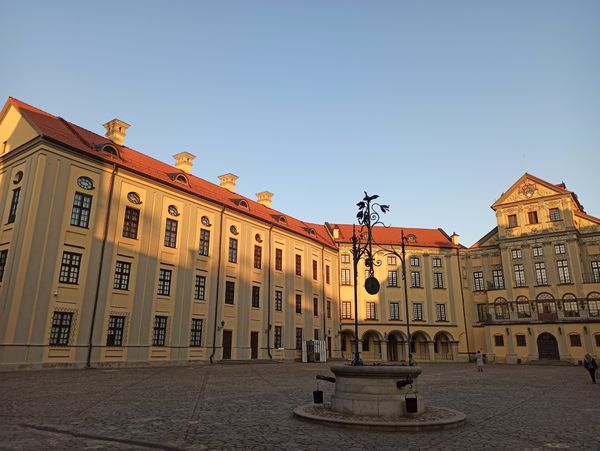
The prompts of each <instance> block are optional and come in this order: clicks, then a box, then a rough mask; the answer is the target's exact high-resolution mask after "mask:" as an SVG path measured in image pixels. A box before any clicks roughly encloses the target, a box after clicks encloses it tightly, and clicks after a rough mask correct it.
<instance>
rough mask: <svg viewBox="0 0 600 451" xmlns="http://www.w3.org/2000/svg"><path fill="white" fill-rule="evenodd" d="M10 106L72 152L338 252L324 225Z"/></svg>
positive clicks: (46, 115)
mask: <svg viewBox="0 0 600 451" xmlns="http://www.w3.org/2000/svg"><path fill="white" fill-rule="evenodd" d="M9 103H10V104H12V105H13V106H14V107H15V108H17V110H18V111H19V112H20V113H21V114H22V115H23V117H24V118H25V119H26V120H27V121H28V122H29V123H30V124H31V125H32V126H33V127H34V128H35V129H36V130H37V131H38V133H39V134H40V135H42V136H43V137H44V138H46V139H48V140H50V141H54V142H57V143H59V144H62V145H66V146H67V147H69V148H71V149H72V150H74V151H76V152H79V153H81V154H84V155H87V156H90V157H92V158H94V159H96V160H100V161H103V162H105V163H108V164H111V165H112V164H115V165H117V166H118V167H120V168H123V169H126V170H129V171H132V172H135V173H137V174H139V175H142V176H144V177H149V178H152V179H154V180H156V181H158V182H160V183H163V184H165V185H169V186H170V187H171V188H174V189H177V190H180V191H184V192H186V193H189V194H192V195H195V196H198V197H200V198H202V199H205V200H208V201H212V202H215V203H217V204H219V205H224V206H225V207H226V208H228V209H230V210H235V211H237V212H240V213H242V214H245V215H247V216H251V217H254V218H256V219H259V220H262V221H264V222H266V223H268V224H271V225H275V226H277V227H279V228H281V229H286V230H289V231H291V232H294V233H296V234H298V235H300V236H302V237H304V238H307V239H310V240H312V241H316V242H318V243H320V244H322V245H324V246H327V247H329V248H332V249H337V247H336V245H335V243H334V242H333V240H332V239H331V237H330V236H329V234H328V232H327V229H326V228H325V226H324V225H317V224H310V223H306V222H303V221H300V220H298V219H296V218H293V217H291V216H287V215H286V214H284V213H282V212H279V211H277V210H274V209H272V208H268V207H265V206H264V205H261V204H259V203H258V202H256V201H254V200H252V199H249V198H247V197H244V196H242V195H240V194H238V193H232V192H231V191H229V190H226V189H225V188H221V187H220V186H218V185H215V184H214V183H211V182H208V181H206V180H204V179H201V178H199V177H196V176H194V175H191V174H184V173H183V172H182V171H180V170H179V169H177V168H176V167H174V166H170V165H168V164H165V163H163V162H161V161H159V160H156V159H154V158H151V157H149V156H147V155H144V154H143V153H140V152H137V151H135V150H133V149H131V148H129V147H126V146H119V145H117V144H115V143H113V142H112V141H110V140H109V139H107V138H105V137H104V136H100V135H97V134H96V133H93V132H90V131H89V130H86V129H84V128H82V127H79V126H77V125H75V124H73V123H71V122H68V121H66V120H64V119H62V118H61V117H58V116H54V115H52V114H49V113H47V112H45V111H42V110H40V109H38V108H35V107H33V106H31V105H28V104H26V103H24V102H21V101H20V100H17V99H15V98H12V97H9V99H8V102H7V105H6V106H8V104H9ZM6 106H5V109H6ZM109 143H110V144H111V145H112V146H113V147H115V148H116V149H117V150H118V152H119V156H118V157H117V156H113V155H111V154H109V153H107V152H101V151H100V150H98V149H99V147H101V146H103V145H105V144H109ZM177 174H184V175H185V176H186V178H187V180H188V181H189V184H183V183H181V182H177V181H175V180H174V177H175V176H176V175H177ZM241 199H244V200H246V202H247V203H248V208H245V207H243V206H240V205H239V201H240V200H241ZM282 216H283V217H285V223H282V222H281V221H280V220H279V218H281V217H282Z"/></svg>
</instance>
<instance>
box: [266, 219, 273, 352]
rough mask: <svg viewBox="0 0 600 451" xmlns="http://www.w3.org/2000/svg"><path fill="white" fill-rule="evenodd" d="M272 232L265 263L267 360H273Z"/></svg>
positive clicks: (270, 231)
mask: <svg viewBox="0 0 600 451" xmlns="http://www.w3.org/2000/svg"><path fill="white" fill-rule="evenodd" d="M272 231H273V226H271V227H269V259H268V262H267V268H268V273H267V290H268V293H269V294H268V295H267V354H269V358H270V359H271V360H273V356H272V355H271V327H272V326H271V291H272V290H271V250H272V243H271V240H272Z"/></svg>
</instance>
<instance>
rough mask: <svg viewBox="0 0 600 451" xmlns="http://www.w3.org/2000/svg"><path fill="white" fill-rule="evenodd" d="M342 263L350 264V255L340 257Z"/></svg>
mask: <svg viewBox="0 0 600 451" xmlns="http://www.w3.org/2000/svg"><path fill="white" fill-rule="evenodd" d="M340 261H341V262H342V263H350V254H342V255H340Z"/></svg>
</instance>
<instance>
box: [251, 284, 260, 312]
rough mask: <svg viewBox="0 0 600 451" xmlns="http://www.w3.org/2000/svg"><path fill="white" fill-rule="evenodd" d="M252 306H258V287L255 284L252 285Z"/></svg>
mask: <svg viewBox="0 0 600 451" xmlns="http://www.w3.org/2000/svg"><path fill="white" fill-rule="evenodd" d="M252 307H254V308H259V307H260V287H257V286H256V285H253V286H252Z"/></svg>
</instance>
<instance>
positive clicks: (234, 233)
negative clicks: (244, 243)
mask: <svg viewBox="0 0 600 451" xmlns="http://www.w3.org/2000/svg"><path fill="white" fill-rule="evenodd" d="M229 231H230V232H231V233H232V234H233V235H237V234H238V229H237V227H236V226H234V225H232V226H231V227H229Z"/></svg>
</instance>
